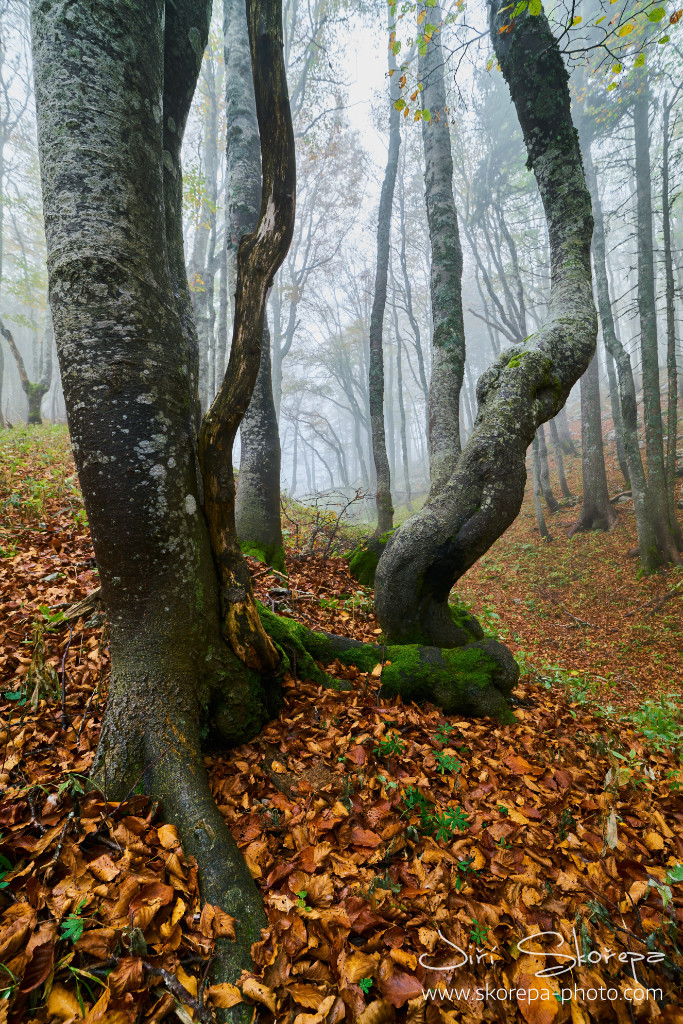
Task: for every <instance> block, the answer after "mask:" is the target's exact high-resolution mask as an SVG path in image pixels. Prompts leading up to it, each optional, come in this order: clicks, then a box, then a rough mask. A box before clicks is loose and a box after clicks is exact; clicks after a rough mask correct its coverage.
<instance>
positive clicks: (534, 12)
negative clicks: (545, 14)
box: [529, 0, 543, 18]
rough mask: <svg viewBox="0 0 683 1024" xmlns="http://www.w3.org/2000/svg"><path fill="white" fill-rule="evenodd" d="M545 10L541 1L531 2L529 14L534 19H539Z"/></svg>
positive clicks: (534, 0) (531, 0)
mask: <svg viewBox="0 0 683 1024" xmlns="http://www.w3.org/2000/svg"><path fill="white" fill-rule="evenodd" d="M542 10H543V4H542V3H541V0H529V14H530V15H531V16H532V17H533V18H537V17H538V16H539V14H540V13H541V11H542Z"/></svg>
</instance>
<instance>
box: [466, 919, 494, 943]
mask: <svg viewBox="0 0 683 1024" xmlns="http://www.w3.org/2000/svg"><path fill="white" fill-rule="evenodd" d="M471 924H472V927H471V928H470V938H471V939H472V942H474V943H475V944H476V945H477V946H478V945H479V944H480V943H482V942H486V940H487V938H488V936H489V932H490V930H491V929H490V927H489V926H488V925H487V924H479V922H478V921H477V919H476V918H475V917H473V918H472V920H471Z"/></svg>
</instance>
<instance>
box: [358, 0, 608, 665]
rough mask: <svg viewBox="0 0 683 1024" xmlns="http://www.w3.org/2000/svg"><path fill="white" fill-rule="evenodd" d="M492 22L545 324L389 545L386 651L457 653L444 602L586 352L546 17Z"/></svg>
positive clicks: (584, 264) (381, 577) (493, 534)
mask: <svg viewBox="0 0 683 1024" xmlns="http://www.w3.org/2000/svg"><path fill="white" fill-rule="evenodd" d="M490 11H491V22H490V24H491V38H492V40H493V45H494V48H495V51H496V56H497V58H498V61H499V63H500V66H501V69H502V71H503V75H504V77H505V79H506V81H507V82H508V85H509V87H510V93H511V96H512V100H513V102H514V104H515V107H516V109H517V114H518V117H519V121H520V124H521V127H522V130H523V133H524V138H525V142H526V146H527V151H528V155H529V161H528V162H529V166H530V167H532V168H533V170H534V173H535V175H536V180H537V182H538V186H539V190H540V193H541V198H542V200H543V204H544V208H545V213H546V219H547V223H548V233H549V239H550V252H551V274H552V276H551V280H552V287H551V294H550V302H549V314H548V319H547V320H546V322H545V323H544V324H543V325H542V326H541V327H540V328H539V330H538V331H536V332H535V334H534V335H532V337H531V338H529V339H528V341H527V342H526V343H525V344H524V345H515V346H513V347H511V348H509V349H507V350H506V351H505V352H504V353H503V354H502V356H501V358H500V359H499V360H498V361H497V362H496V363H495V364H494V365H493V366H492V367H491V368H490V369H489V370H487V372H486V373H485V374H483V376H482V377H481V378H480V379H479V383H478V385H477V399H478V404H479V409H478V414H477V421H476V424H475V427H474V430H473V432H472V436H471V437H470V439H469V440H468V442H467V444H466V445H465V447H464V448H463V450H462V453H461V456H460V458H459V460H458V463H457V466H456V468H455V471H454V473H453V474H452V476H451V479H450V480H449V482H448V484H447V485H446V487H445V488H443V490H442V491H440V492H439V494H438V496H437V497H436V498H435V499H429V500H428V501H427V502H426V504H425V505H424V507H423V508H422V509H421V510H420V512H418V513H417V514H416V515H414V516H412V517H411V518H410V519H409V520H407V522H406V523H404V524H403V525H402V526H401V527H400V528H399V529H398V530H397V531H396V532H395V533H394V534H393V536H392V537H391V539H390V541H389V543H388V544H387V547H386V549H385V552H384V555H383V556H382V558H381V560H380V563H379V566H378V569H377V575H376V579H375V603H376V606H377V611H378V614H379V619H380V623H381V625H382V627H383V629H384V631H385V633H386V634H387V636H388V637H389V638H390V641H393V642H396V641H399V640H403V641H408V642H424V640H422V638H427V639H428V640H429V642H430V643H433V644H435V645H438V646H449V645H453V644H457V639H456V633H455V631H454V628H453V620H452V616H451V610H450V609H449V606H448V596H449V593H450V591H451V589H452V587H453V585H454V584H455V582H456V581H457V580H458V579H459V578H460V576H462V574H463V573H464V572H466V571H467V569H468V568H469V567H470V566H471V565H473V564H474V563H475V562H476V561H477V559H478V558H479V557H480V556H481V555H482V554H483V553H484V552H485V551H486V550H487V549H488V548H489V547H490V546H491V544H492V543H493V542H494V541H495V540H496V539H497V538H498V537H499V536H500V535H501V534H502V533H503V532H504V531H505V529H506V528H507V526H509V525H510V523H511V522H512V521H513V520H514V518H515V517H516V515H517V513H518V512H519V509H520V506H521V503H522V499H523V496H524V485H525V481H526V469H525V458H526V451H527V448H528V447H529V445H530V444H531V442H532V441H533V438H534V435H535V434H536V430H537V429H538V426H539V424H540V423H543V422H545V421H546V420H548V419H550V418H551V417H552V416H555V415H557V412H558V411H559V409H560V408H561V407H562V405H563V404H564V402H565V401H566V399H567V396H568V394H569V391H570V389H571V387H572V385H573V384H574V382H575V381H576V380H577V379H578V378H579V377H580V376H581V375H582V373H583V372H584V370H585V369H586V367H587V365H588V363H589V362H590V360H591V358H592V356H593V353H594V351H595V339H596V333H597V317H596V313H595V306H594V304H593V295H592V282H591V271H590V240H591V231H592V226H593V225H592V217H591V209H590V197H589V195H588V191H587V189H586V184H585V179H584V175H583V168H582V165H581V155H580V152H579V147H578V140H577V137H576V132H575V129H574V127H573V124H572V120H571V111H570V101H569V91H568V87H567V72H566V70H565V68H564V64H563V61H562V56H561V54H560V52H559V48H558V46H557V42H556V40H555V39H554V37H553V35H552V32H551V30H550V27H549V25H548V22H547V19H546V18H545V15H543V14H541V15H539V16H538V17H534V16H530V15H528V14H526V13H525V14H522V15H521V16H519V17H518V18H517V19H515V30H514V32H512V33H508V32H504V33H500V32H499V28H501V27H502V25H503V24H504V18H505V15H504V13H501V9H500V6H499V3H498V0H495V2H494V3H493V4H492V5H491V8H490ZM539 96H543V104H539V103H538V97H539Z"/></svg>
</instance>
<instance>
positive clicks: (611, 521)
mask: <svg viewBox="0 0 683 1024" xmlns="http://www.w3.org/2000/svg"><path fill="white" fill-rule="evenodd" d="M581 472H582V478H583V506H582V508H581V513H580V515H579V518H578V519H577V521H576V522H575V523H574V525H573V526H572V528H571V530H570V531H569V536H570V537H571V536H573V535H574V534H575V533H580V532H582V531H584V530H611V529H613V528H614V527H615V526H616V525H617V522H618V517H617V513H616V512H615V510H614V507H613V506H612V505H611V504H610V500H609V491H608V490H607V474H606V472H605V453H604V449H603V444H602V416H601V412H600V369H599V366H598V354H597V352H596V353H595V355H594V356H593V358H592V359H591V361H590V365H589V367H588V369H587V370H586V372H585V373H584V375H583V377H582V378H581Z"/></svg>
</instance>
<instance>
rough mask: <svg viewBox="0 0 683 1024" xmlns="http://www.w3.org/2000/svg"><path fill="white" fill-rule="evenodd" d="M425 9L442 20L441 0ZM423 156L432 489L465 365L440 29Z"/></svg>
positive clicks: (452, 429) (425, 73)
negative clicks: (429, 311)
mask: <svg viewBox="0 0 683 1024" xmlns="http://www.w3.org/2000/svg"><path fill="white" fill-rule="evenodd" d="M420 11H421V13H422V14H426V13H428V14H429V18H430V21H432V19H433V22H434V23H435V24H436V25H440V24H441V22H442V20H443V19H442V13H441V8H440V7H439V4H438V2H437V3H436V5H435V6H433V7H430V8H428V10H427V11H425V8H424V7H422V6H421V7H420ZM419 75H420V81H421V83H422V108H423V110H428V111H429V112H430V115H431V120H429V121H427V120H425V118H424V117H423V118H422V143H423V147H424V158H425V203H426V206H427V223H428V225H429V239H430V242H431V250H432V260H431V277H430V293H431V304H432V320H433V325H434V329H433V335H432V375H431V380H430V385H429V467H430V478H431V492H433V493H434V494H436V493H437V492H438V491H439V490H441V488H442V487H444V486H445V484H446V483H447V482H448V480H449V479H450V476H451V474H452V472H453V470H454V469H455V464H456V462H457V461H458V456H459V455H460V389H461V387H462V380H463V373H464V368H465V325H464V322H463V312H462V291H461V279H462V248H461V246H460V233H459V231H458V214H457V212H456V209H455V200H454V198H453V158H452V156H451V136H450V131H449V128H448V120H449V118H448V114H447V113H446V109H445V107H446V89H445V86H444V57H443V51H442V49H441V40H440V37H439V33H438V31H437V32H435V33H434V35H433V36H432V38H431V40H430V42H429V44H428V45H427V47H426V49H425V51H424V53H421V54H420V57H419Z"/></svg>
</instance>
